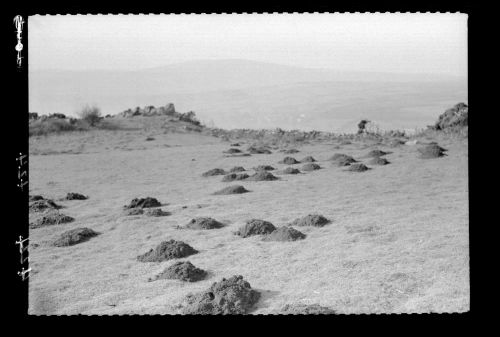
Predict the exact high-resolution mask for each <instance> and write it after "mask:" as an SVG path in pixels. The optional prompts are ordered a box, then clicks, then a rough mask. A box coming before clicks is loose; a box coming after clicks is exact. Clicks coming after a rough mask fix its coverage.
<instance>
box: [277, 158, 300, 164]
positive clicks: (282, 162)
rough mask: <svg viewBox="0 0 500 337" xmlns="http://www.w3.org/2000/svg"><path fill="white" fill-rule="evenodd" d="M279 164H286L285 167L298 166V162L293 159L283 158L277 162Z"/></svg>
mask: <svg viewBox="0 0 500 337" xmlns="http://www.w3.org/2000/svg"><path fill="white" fill-rule="evenodd" d="M279 163H280V164H287V165H293V164H298V163H300V162H299V161H297V160H296V159H295V158H293V157H285V158H283V160H281V161H280V162H279Z"/></svg>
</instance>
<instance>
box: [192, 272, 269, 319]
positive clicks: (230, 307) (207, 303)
mask: <svg viewBox="0 0 500 337" xmlns="http://www.w3.org/2000/svg"><path fill="white" fill-rule="evenodd" d="M259 298H260V293H259V292H258V291H256V290H253V289H252V287H251V286H250V283H248V282H247V281H245V280H244V279H243V276H241V275H238V276H236V275H235V276H233V277H231V278H229V279H225V278H223V279H222V280H221V281H220V282H215V283H213V284H212V286H211V287H210V288H209V289H207V290H205V291H203V292H200V293H197V294H189V295H187V297H186V299H185V306H184V308H183V310H182V311H183V314H191V315H242V314H246V313H247V312H248V311H249V310H250V309H251V308H252V307H253V306H254V305H255V304H256V303H257V301H258V300H259Z"/></svg>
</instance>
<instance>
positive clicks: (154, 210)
mask: <svg viewBox="0 0 500 337" xmlns="http://www.w3.org/2000/svg"><path fill="white" fill-rule="evenodd" d="M171 214H172V213H170V212H165V211H163V210H162V209H161V208H152V209H148V210H146V215H147V216H167V215H171Z"/></svg>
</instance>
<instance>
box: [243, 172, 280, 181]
mask: <svg viewBox="0 0 500 337" xmlns="http://www.w3.org/2000/svg"><path fill="white" fill-rule="evenodd" d="M278 179H279V178H278V177H276V176H275V175H274V174H272V173H271V172H267V171H257V172H256V173H255V174H252V175H251V176H250V177H248V178H246V179H245V180H247V181H272V180H278Z"/></svg>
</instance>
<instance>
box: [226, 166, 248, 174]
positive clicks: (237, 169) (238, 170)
mask: <svg viewBox="0 0 500 337" xmlns="http://www.w3.org/2000/svg"><path fill="white" fill-rule="evenodd" d="M243 171H246V170H245V168H244V167H243V166H234V167H233V168H232V169H230V170H229V173H238V172H243Z"/></svg>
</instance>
